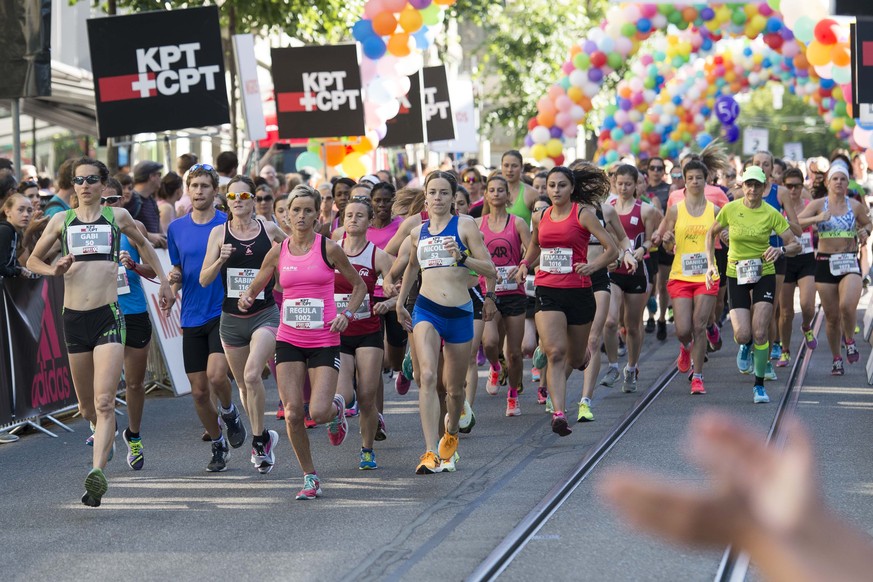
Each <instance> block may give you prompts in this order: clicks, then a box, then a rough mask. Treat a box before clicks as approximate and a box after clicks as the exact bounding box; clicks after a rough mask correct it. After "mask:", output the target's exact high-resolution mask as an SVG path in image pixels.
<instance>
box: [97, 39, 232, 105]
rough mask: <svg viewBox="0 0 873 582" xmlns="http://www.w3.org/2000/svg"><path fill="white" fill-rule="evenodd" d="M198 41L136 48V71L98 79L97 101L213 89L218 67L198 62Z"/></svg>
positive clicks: (170, 94) (142, 97) (143, 97)
mask: <svg viewBox="0 0 873 582" xmlns="http://www.w3.org/2000/svg"><path fill="white" fill-rule="evenodd" d="M199 51H200V43H199V42H188V43H182V44H178V45H164V46H157V47H151V48H139V49H136V67H137V72H136V73H132V74H129V75H118V76H113V77H103V78H101V79H99V80H98V83H99V87H100V101H101V102H104V103H105V102H109V101H125V100H128V99H146V98H149V97H157V96H158V95H164V96H173V95H177V94H180V93H181V94H185V93H189V92H191V89H192V88H194V87H197V86H199V85H201V84H202V85H203V86H204V87H205V88H206V90H207V91H213V90H215V80H216V76H217V75H218V74H219V72H220V70H221V69H220V67H219V65H218V64H208V63H200V62H198V52H199Z"/></svg>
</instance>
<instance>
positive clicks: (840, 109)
mask: <svg viewBox="0 0 873 582" xmlns="http://www.w3.org/2000/svg"><path fill="white" fill-rule="evenodd" d="M834 113H835V114H837V115H839V116H840V117H845V115H846V103H845V102H844V101H837V104H836V105H834Z"/></svg>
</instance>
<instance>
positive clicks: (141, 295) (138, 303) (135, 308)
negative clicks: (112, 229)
mask: <svg viewBox="0 0 873 582" xmlns="http://www.w3.org/2000/svg"><path fill="white" fill-rule="evenodd" d="M121 250H122V251H127V252H128V253H130V258H131V259H133V262H135V263H139V262H140V257H139V251H138V250H136V247H135V246H134V245H132V244H131V243H130V240H129V239H128V238H127V235H125V234H122V235H121ZM125 271H126V272H127V284H128V286H129V287H130V293H124V294H119V295H118V305H119V306H120V307H121V312H122V313H124V314H125V315H133V314H136V313H145V312H146V311H147V310H148V306H147V305H146V298H145V292H144V291H143V290H142V280H141V279H140V276H139V275H138V274H137V273H136V271H131V270H130V269H125Z"/></svg>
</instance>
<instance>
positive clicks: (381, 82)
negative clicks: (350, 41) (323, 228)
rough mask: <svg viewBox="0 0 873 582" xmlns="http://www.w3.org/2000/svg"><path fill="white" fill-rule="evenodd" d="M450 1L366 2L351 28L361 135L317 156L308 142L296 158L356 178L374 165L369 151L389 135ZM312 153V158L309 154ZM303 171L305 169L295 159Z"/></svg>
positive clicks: (318, 148) (318, 150) (317, 150)
mask: <svg viewBox="0 0 873 582" xmlns="http://www.w3.org/2000/svg"><path fill="white" fill-rule="evenodd" d="M454 3H455V0H367V3H366V4H365V5H364V14H363V17H362V18H361V19H360V20H358V21H357V22H356V23H355V24H354V26H353V27H352V36H354V38H355V40H356V41H357V42H358V43H359V44H360V46H361V52H362V53H363V57H362V59H361V81H362V82H363V85H364V120H365V125H366V130H367V131H366V135H363V136H359V137H352V138H347V139H346V138H338V139H336V140H330V141H331V142H337V143H339V142H342V141H348V142H349V144H348V145H331V146H328V147H327V148H326V151H325V152H322V148H321V146H320V145H319V144H310V146H309V149H308V151H307V152H305V153H303V154H301V157H303V162H311V161H312V159H313V158H312V157H311V156H312V155H317V156H319V160H320V163H326V164H327V165H328V166H331V167H337V166H338V167H339V168H340V169H341V170H342V171H343V173H344V174H346V175H347V176H351V177H354V178H359V177H361V176H363V175H364V174H367V173H370V172H371V171H372V167H373V159H372V152H373V151H374V150H375V149H376V147H377V146H378V145H379V141H380V140H381V139H382V138H384V137H385V134H386V133H387V131H388V127H387V125H386V123H387V122H388V120H389V119H393V118H394V117H395V116H396V115H397V114H398V112H399V111H400V105H401V99H403V97H404V96H405V95H406V94H407V93H408V92H409V86H410V81H409V76H410V75H413V74H415V72H416V71H418V70H420V69H421V67H422V65H423V62H424V61H423V58H422V51H423V50H424V49H427V48H428V47H430V46H431V44H433V42H434V39H435V38H436V35H437V34H438V32H439V31H440V28H441V26H442V22H443V19H444V16H445V15H444V12H445V9H447V8H448V7H449V6H451V5H452V4H454ZM310 154H311V155H310ZM297 165H298V166H300V167H303V166H305V165H310V164H306V163H302V162H301V161H300V160H298V161H297Z"/></svg>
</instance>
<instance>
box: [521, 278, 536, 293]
mask: <svg viewBox="0 0 873 582" xmlns="http://www.w3.org/2000/svg"><path fill="white" fill-rule="evenodd" d="M535 280H536V277H534V276H533V275H528V276H527V278H526V279H525V280H524V293H525V295H527V296H528V297H536V296H537V286H536V285H534V281H535Z"/></svg>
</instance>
